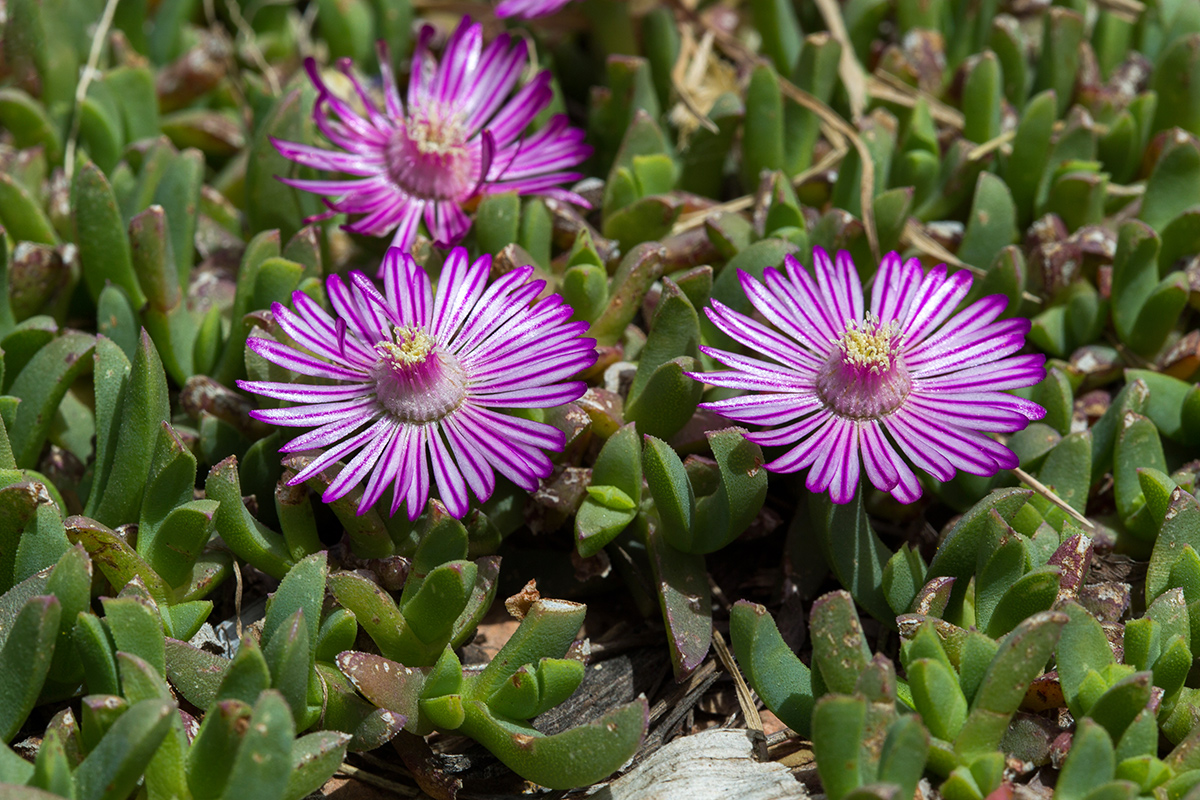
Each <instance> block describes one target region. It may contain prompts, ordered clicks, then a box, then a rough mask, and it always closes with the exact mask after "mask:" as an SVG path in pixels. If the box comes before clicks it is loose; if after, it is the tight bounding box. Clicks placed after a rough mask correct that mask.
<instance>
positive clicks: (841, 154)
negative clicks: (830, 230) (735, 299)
mask: <svg viewBox="0 0 1200 800" xmlns="http://www.w3.org/2000/svg"><path fill="white" fill-rule="evenodd" d="M846 152H847V151H846V150H844V149H843V150H830V151H829V152H828V153H826V154H825V155H824V156H823V157H822V158H821V160H820V161H818V162H817V163H816V164H813V165H812V166H811V167H809V168H808V169H806V170H804V171H803V172H799V173H797V174H796V177H794V178H792V186H800V185H801V184H802V183H804V182H805V181H808V180H812V179H813V178H815V177H817V176H818V175H820V174H821V173H822V172H826V171H828V170H831V169H833V168H834V167H835V166H837V164H838V163H839V162H841V160H842V159H843V158H845V156H846ZM753 205H754V195H752V194H746V195H742V196H741V197H737V198H734V199H733V200H727V201H725V202H724V203H719V204H717V205H715V206H709V207H708V208H705V209H701V210H700V211H693V212H692V213H690V214H684V215H683V216H681V217H680V218H679V221H678V222H676V223H675V226H674V227H673V228H671V235H672V236H676V235H678V234H681V233H684V232H686V231H690V230H691V229H692V228H698V227H700V226H701V225H703V224H704V221H705V220H706V219H709V218H711V217H712V216H713V215H714V214H719V213H721V212H726V213H735V212H738V211H745V210H746V209H748V208H750V207H751V206H753Z"/></svg>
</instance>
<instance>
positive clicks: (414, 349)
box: [375, 326, 433, 370]
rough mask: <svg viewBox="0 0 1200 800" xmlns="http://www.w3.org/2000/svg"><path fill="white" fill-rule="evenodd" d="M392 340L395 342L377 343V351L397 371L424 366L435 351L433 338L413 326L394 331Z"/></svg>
mask: <svg viewBox="0 0 1200 800" xmlns="http://www.w3.org/2000/svg"><path fill="white" fill-rule="evenodd" d="M392 338H393V339H395V342H379V343H377V344H376V345H375V351H376V352H377V353H379V355H380V356H381V357H382V358H383V359H385V360H386V361H388V362H389V363H390V364H391V366H392V367H393V368H395V369H397V370H403V369H406V368H409V367H415V366H419V365H421V364H424V363H425V359H427V358H428V357H429V353H430V351H431V350H433V337H431V336H429V335H428V334H426V333H425V332H424V331H422V330H420V329H419V328H415V327H413V326H409V327H406V328H395V329H393V331H392Z"/></svg>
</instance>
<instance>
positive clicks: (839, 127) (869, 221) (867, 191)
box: [779, 78, 880, 261]
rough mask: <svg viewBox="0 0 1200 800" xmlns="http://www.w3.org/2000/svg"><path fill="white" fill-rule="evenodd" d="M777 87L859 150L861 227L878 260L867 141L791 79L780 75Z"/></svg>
mask: <svg viewBox="0 0 1200 800" xmlns="http://www.w3.org/2000/svg"><path fill="white" fill-rule="evenodd" d="M779 88H780V89H781V90H782V91H783V93H784V95H786V96H787V97H788V98H790V99H791V100H793V101H795V102H797V103H799V104H800V105H802V106H804V107H805V108H808V109H809V110H811V111H812V112H813V113H815V114H817V115H818V116H819V117H821V119H822V120H824V121H825V122H826V123H828V124H829V125H830V126H831V127H832V128H834V130H836V131H838V132H839V133H840V134H841V135H842V136H844V137H845V139H846V140H849V142H850V144H851V145H852V146H853V147H854V149H855V150H856V151H858V158H859V161H860V162H862V184H861V186H860V190H861V191H860V201H861V204H862V223H863V229H864V230H865V231H866V233H867V242H868V244H870V246H871V255H872V256H874V257H875V260H876V261H879V257H880V253H879V234H878V233H877V232H876V230H875V161H874V160H873V159H872V158H871V151H870V150H868V149H867V145H866V142H864V141H863V140H862V137H861V136H859V135H858V131H856V130H855V129H854V128H852V127H851V126H850V125H849V123H847V122H846V120H844V119H842V118H841V117H840V116H838V114H837V112H835V111H834V110H833V109H832V108H830V107H829V106H827V105H825V104H824V103H822V102H821V101H820V100H818V99H817V98H815V97H813V96H812V95H811V94H809V93H808V92H806V91H804V90H803V89H801V88H799V87H798V86H796V85H795V84H793V83H792V82H791V81H789V80H787V79H785V78H780V79H779ZM834 144H835V146H836V145H837V142H834Z"/></svg>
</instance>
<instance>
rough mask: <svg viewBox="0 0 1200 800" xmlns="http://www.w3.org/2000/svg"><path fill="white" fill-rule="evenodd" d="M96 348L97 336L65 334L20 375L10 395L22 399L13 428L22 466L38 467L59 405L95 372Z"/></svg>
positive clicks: (12, 438)
mask: <svg viewBox="0 0 1200 800" xmlns="http://www.w3.org/2000/svg"><path fill="white" fill-rule="evenodd" d="M95 346H96V338H95V337H94V336H90V335H88V334H86V333H75V332H71V333H64V334H63V335H62V336H59V337H58V338H56V339H54V340H53V341H51V342H49V343H48V344H47V345H46V346H45V347H43V348H41V349H40V350H38V351H37V353H36V354H35V355H34V356H33V358H32V359H30V361H29V363H28V364H26V365H25V366H24V368H23V369H22V370H21V371H20V372H19V373H18V374H17V376H16V380H14V381H13V383H12V386H11V388H10V389H9V390H8V393H9V394H12V395H14V396H16V397H19V398H21V404H20V405H19V406H17V417H16V420H15V423H14V424H13V425H12V426H10V428H9V439H10V441H11V442H12V450H13V455H14V457H15V458H16V460H17V464H18V466H22V467H34V466H35V465H36V464H37V460H38V457H39V456H40V455H41V452H42V445H43V444H45V441H46V435H47V434H48V433H49V431H50V425H51V423H52V422H53V421H54V414H55V412H56V411H58V406H59V403H61V402H62V399H63V395H65V394H66V393H67V390H68V389H69V388H71V385H72V384H73V383H74V382H75V381H76V379H78V378H79V376H80V375H82V374H84V373H85V372H87V371H88V370H89V369H91V367H92V359H91V355H92V350H93V348H94V347H95Z"/></svg>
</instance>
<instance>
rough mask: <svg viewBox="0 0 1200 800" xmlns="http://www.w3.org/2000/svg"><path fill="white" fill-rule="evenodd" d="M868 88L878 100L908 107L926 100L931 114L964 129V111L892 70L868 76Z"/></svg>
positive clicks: (936, 118)
mask: <svg viewBox="0 0 1200 800" xmlns="http://www.w3.org/2000/svg"><path fill="white" fill-rule="evenodd" d="M867 89H868V90H869V91H870V93H871V96H872V97H874V98H876V99H878V100H887V101H888V102H890V103H896V104H897V105H902V106H905V107H907V108H912V107H913V106H915V105H916V104H917V98H922V99H924V100H925V105H926V106H927V107H928V108H929V115H930V116H931V117H933V118H934V120H936V121H937V122H940V123H942V124H943V125H949V126H950V127H951V128H954V129H955V130H962V127H963V125H964V124H965V118H964V117H963V115H962V112H961V111H959V110H958V109H957V108H954V107H953V106H948V105H946V104H945V103H943V102H942V101H941V100H938V99H937V98H936V97H934V96H933V95H931V94H929V93H928V92H923V91H921V90H920V89H917V88H916V87H913V86H910V85H909V84H907V83H905V82H904V81H902V80H900V79H899V78H897V77H896V76H895V75H893V74H892V73H890V72H885V71H880V72H877V73H875V74H874V75H869V76H867Z"/></svg>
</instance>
